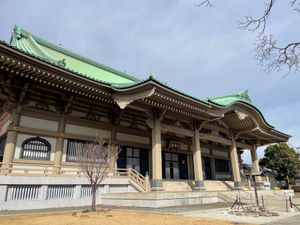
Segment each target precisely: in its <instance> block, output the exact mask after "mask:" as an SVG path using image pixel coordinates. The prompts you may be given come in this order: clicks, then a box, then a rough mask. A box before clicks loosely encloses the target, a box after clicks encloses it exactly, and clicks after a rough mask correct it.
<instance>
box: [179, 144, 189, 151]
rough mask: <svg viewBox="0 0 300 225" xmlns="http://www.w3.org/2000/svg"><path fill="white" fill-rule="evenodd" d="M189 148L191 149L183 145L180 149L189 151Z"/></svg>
mask: <svg viewBox="0 0 300 225" xmlns="http://www.w3.org/2000/svg"><path fill="white" fill-rule="evenodd" d="M188 148H189V147H188V145H186V144H183V145H181V146H180V149H181V150H185V151H187V150H188Z"/></svg>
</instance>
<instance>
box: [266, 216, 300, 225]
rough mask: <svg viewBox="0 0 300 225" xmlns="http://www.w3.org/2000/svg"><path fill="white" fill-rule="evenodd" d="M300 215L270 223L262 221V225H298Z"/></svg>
mask: <svg viewBox="0 0 300 225" xmlns="http://www.w3.org/2000/svg"><path fill="white" fill-rule="evenodd" d="M299 224H300V215H296V216H291V217H287V218H284V219H280V220H277V221H273V222H270V223H264V224H263V225H299Z"/></svg>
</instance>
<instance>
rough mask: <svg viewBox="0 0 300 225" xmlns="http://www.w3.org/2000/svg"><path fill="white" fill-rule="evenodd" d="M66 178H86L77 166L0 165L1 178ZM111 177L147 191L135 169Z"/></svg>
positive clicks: (143, 179)
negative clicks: (123, 178)
mask: <svg viewBox="0 0 300 225" xmlns="http://www.w3.org/2000/svg"><path fill="white" fill-rule="evenodd" d="M1 175H2V176H3V175H4V176H8V175H9V176H64V177H84V176H85V175H84V172H83V171H82V169H81V168H80V167H79V166H75V165H62V166H54V165H42V164H36V163H0V176H1ZM108 176H109V177H117V178H118V177H127V178H129V179H130V181H131V183H132V184H133V185H135V186H138V189H140V191H145V190H147V187H146V186H147V185H148V184H146V182H145V177H144V176H143V175H141V174H140V173H139V172H137V171H136V170H134V169H119V168H117V169H116V168H112V169H110V171H109V175H108Z"/></svg>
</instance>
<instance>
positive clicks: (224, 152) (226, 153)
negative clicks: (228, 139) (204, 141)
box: [213, 150, 228, 158]
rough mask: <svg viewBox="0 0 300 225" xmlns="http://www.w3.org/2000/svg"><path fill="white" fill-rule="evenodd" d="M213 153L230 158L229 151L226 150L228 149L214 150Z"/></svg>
mask: <svg viewBox="0 0 300 225" xmlns="http://www.w3.org/2000/svg"><path fill="white" fill-rule="evenodd" d="M213 155H216V156H223V157H226V158H228V152H226V151H219V150H213Z"/></svg>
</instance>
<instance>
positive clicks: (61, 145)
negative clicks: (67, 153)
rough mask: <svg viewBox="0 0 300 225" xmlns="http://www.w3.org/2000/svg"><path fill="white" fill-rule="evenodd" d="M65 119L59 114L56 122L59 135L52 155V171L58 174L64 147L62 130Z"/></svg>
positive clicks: (63, 129)
mask: <svg viewBox="0 0 300 225" xmlns="http://www.w3.org/2000/svg"><path fill="white" fill-rule="evenodd" d="M65 126H66V120H65V117H64V116H61V118H60V121H59V124H58V133H59V137H58V138H57V140H56V146H55V155H54V172H55V173H56V174H58V173H59V172H60V169H61V162H62V156H63V148H64V132H65Z"/></svg>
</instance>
